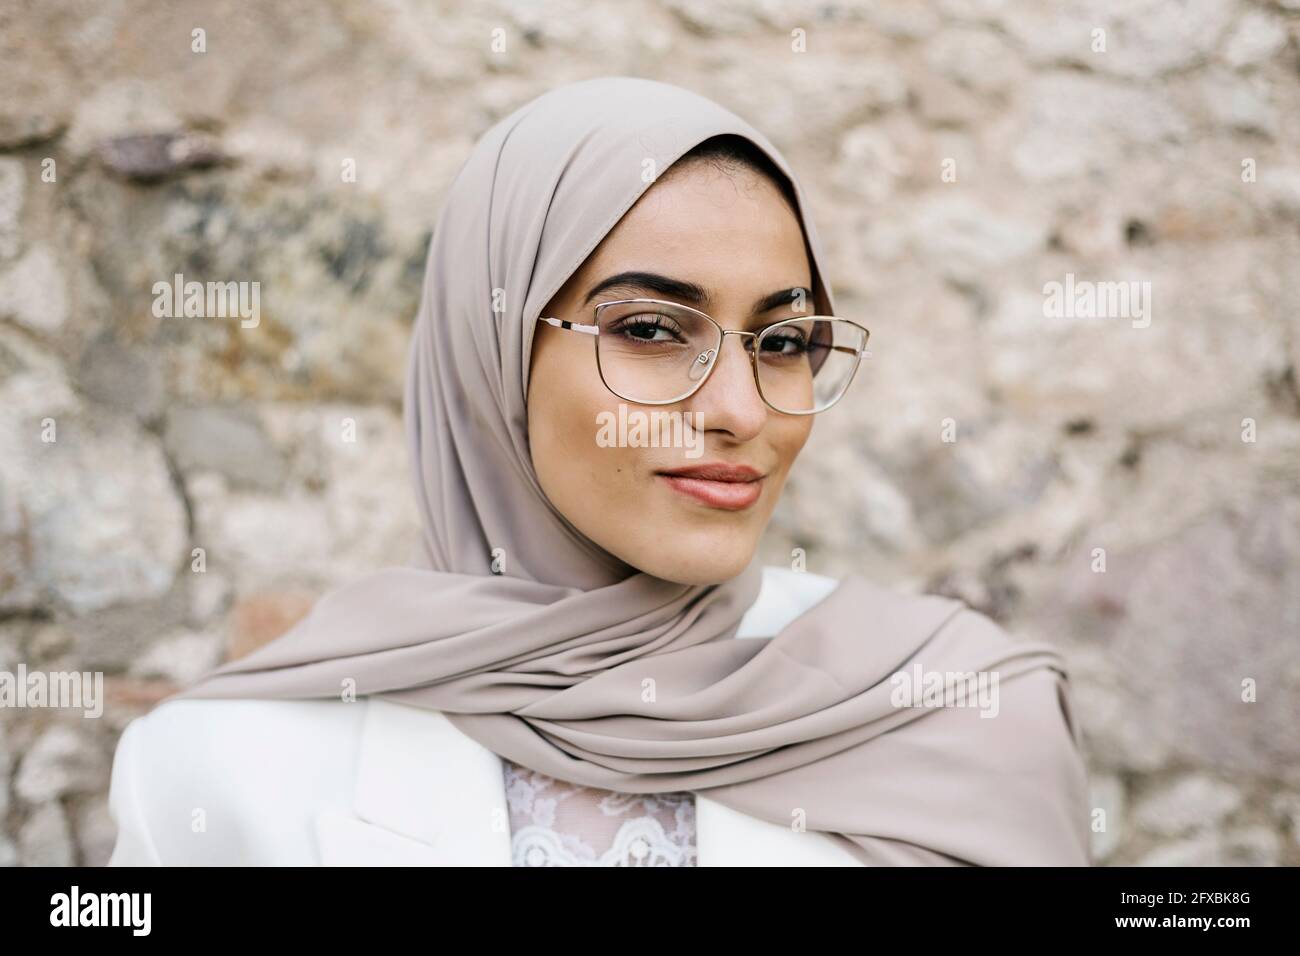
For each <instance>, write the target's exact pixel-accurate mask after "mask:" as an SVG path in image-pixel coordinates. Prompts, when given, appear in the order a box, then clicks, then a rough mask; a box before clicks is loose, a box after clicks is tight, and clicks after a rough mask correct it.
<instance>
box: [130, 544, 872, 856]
mask: <svg viewBox="0 0 1300 956" xmlns="http://www.w3.org/2000/svg"><path fill="white" fill-rule="evenodd" d="M836 584H837V582H836V581H835V580H834V579H832V578H827V577H822V576H821V575H815V574H808V573H796V572H794V571H790V570H787V569H785V568H777V567H766V568H764V569H763V586H762V590H761V591H760V593H759V597H758V600H757V601H756V602H755V603H754V605H753V606H752V607H751V608H750V609H749V611H748V613H747V614H746V615H745V617H744V619H743V620H742V621H741V626H740V630H739V632H738V633H737V638H744V637H764V636H771V635H773V634H775V633H777V632H778V631H779V630H780V629H781V628H782V627H784V626H785V624H786V623H788V622H789V621H791V620H793V619H794V618H795V617H798V616H799V615H800V614H802V613H803V612H804V611H805V610H807V609H808V608H810V607H812V606H813V605H814V604H816V603H817V602H818V601H820V600H821V599H822V598H824V597H825V596H826V595H827V594H829V593H830V592H831V591H832V590H834V588H835V586H836ZM109 810H110V813H111V814H112V817H113V820H114V821H115V822H116V823H117V826H118V835H117V843H116V845H115V846H114V849H113V854H112V856H111V858H110V859H109V866H186V865H196V866H312V865H325V866H338V865H342V866H358V865H360V866H375V865H378V866H383V865H398V866H510V865H511V852H510V828H509V824H508V820H509V816H508V813H507V808H506V797H505V779H504V776H503V767H502V762H501V758H500V757H498V756H497V755H496V754H495V753H493V752H492V751H490V750H488V749H487V748H485V747H483V746H482V745H481V744H479V743H478V742H477V741H476V740H474V739H472V738H470V737H468V736H466V735H465V734H464V733H462V732H461V731H459V730H458V729H457V728H456V727H455V726H454V725H453V724H452V723H451V721H449V720H448V719H447V718H446V717H445V716H444V715H443V714H441V713H439V712H438V711H432V710H426V709H422V708H418V707H413V706H410V705H406V704H396V703H392V702H389V701H383V700H377V699H374V700H372V699H370V698H365V697H363V698H360V699H359V700H357V701H355V702H346V701H343V700H307V701H278V700H277V701H272V700H173V701H168V702H166V703H163V704H161V705H159V706H158V707H156V708H154V710H153V711H151V712H150V713H149V714H147V715H145V716H143V717H138V718H136V719H135V720H133V721H131V722H130V723H129V724H128V725H127V727H126V729H125V731H124V732H123V733H122V736H121V738H120V739H119V741H118V745H117V752H116V756H115V758H114V762H113V777H112V783H111V787H110V791H109ZM695 825H696V834H695V837H696V853H697V863H698V865H699V866H771V865H781V866H857V865H860V864H859V861H858V860H857V859H856V858H855V857H854V856H853V855H852V854H850V853H849V852H848V851H847V850H845V849H844V848H843V847H842V846H840V845H839V844H838V843H836V842H835V840H834V839H833V838H831V837H829V836H827V835H826V834H824V833H818V832H815V831H806V832H799V831H795V830H792V829H791V828H790V827H787V826H781V825H778V824H774V823H769V822H767V821H765V820H759V819H757V818H756V817H752V816H749V815H747V814H744V813H740V812H738V811H736V810H732V809H730V808H728V807H725V806H723V805H722V804H720V803H717V802H715V801H713V800H710V799H708V798H706V797H702V796H699V795H697V796H696V799H695Z"/></svg>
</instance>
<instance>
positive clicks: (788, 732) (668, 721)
mask: <svg viewBox="0 0 1300 956" xmlns="http://www.w3.org/2000/svg"><path fill="white" fill-rule="evenodd" d="M728 133H730V134H738V135H740V136H743V137H745V138H747V139H749V140H750V141H752V142H753V143H755V144H756V145H757V146H758V147H759V148H761V149H762V150H763V152H765V153H766V154H767V155H768V156H769V157H770V158H771V159H772V161H773V162H774V163H775V164H776V165H777V167H778V168H779V169H780V171H781V172H782V173H783V174H785V175H786V176H787V177H788V178H789V180H790V184H791V186H792V187H793V191H794V195H795V197H796V199H797V205H798V209H797V212H798V214H799V217H800V219H801V222H802V224H803V228H804V230H805V235H806V239H807V246H808V250H809V254H810V262H811V264H812V266H813V275H814V279H813V282H814V286H815V288H814V290H813V291H814V294H815V295H816V297H817V300H818V306H819V309H821V310H824V311H825V312H830V311H831V310H832V309H833V308H834V304H833V301H832V298H831V293H830V289H829V284H828V283H827V282H826V280H825V270H824V268H823V267H824V255H823V253H822V249H821V244H820V240H819V238H818V235H817V231H816V229H815V228H814V226H813V223H812V221H811V220H810V218H809V216H808V208H807V204H806V201H805V196H804V193H803V190H802V189H801V187H800V185H799V183H798V180H797V179H796V177H795V176H794V174H793V172H792V170H791V169H790V167H789V165H788V164H787V163H786V161H785V159H784V158H783V157H782V155H781V154H780V152H779V151H778V150H777V149H776V147H775V146H773V145H772V144H771V143H770V142H769V141H768V140H767V139H766V138H765V137H764V136H763V135H762V134H761V133H759V132H758V131H757V130H755V129H753V128H752V127H751V126H750V125H749V124H748V123H746V122H745V121H744V120H742V119H740V118H739V117H737V116H735V115H733V114H732V113H730V112H729V111H727V110H725V109H723V108H722V107H721V106H719V105H718V104H716V103H713V102H712V101H710V100H707V99H705V98H703V97H700V96H698V95H696V94H694V93H691V92H688V91H686V90H683V89H680V88H678V87H675V86H671V85H667V84H663V83H658V82H653V81H649V80H642V79H632V78H626V77H616V78H605V79H598V80H590V81H586V82H581V83H576V84H573V85H570V86H565V87H562V88H559V89H556V90H554V91H552V92H549V93H547V94H545V95H543V96H541V97H539V98H537V99H535V100H533V101H532V102H530V103H528V104H526V105H524V106H523V107H521V108H519V109H518V110H516V111H515V112H513V113H511V114H510V115H509V116H507V117H505V118H504V119H502V120H501V121H499V122H498V123H497V124H496V125H495V126H493V127H492V128H491V129H490V130H489V131H488V132H487V133H486V134H484V136H483V137H482V139H481V140H480V141H479V142H478V144H477V145H476V147H475V148H474V150H473V151H472V153H471V154H470V156H469V158H468V160H466V162H465V163H464V165H463V166H462V167H461V169H460V171H459V172H458V174H457V176H456V178H455V180H454V182H453V184H452V186H451V188H450V191H449V194H448V196H447V199H446V202H445V206H444V208H443V210H442V212H441V215H440V217H439V219H438V221H437V226H436V229H435V231H434V234H433V238H432V242H431V244H430V247H429V253H428V260H427V264H426V271H425V278H424V285H423V290H422V294H421V301H420V307H419V313H418V316H417V318H416V323H415V328H414V335H413V341H412V346H411V352H410V361H409V367H408V370H407V371H408V377H407V390H406V406H405V415H406V431H407V439H408V444H409V451H410V458H411V465H412V471H413V477H414V483H415V491H416V495H417V497H418V504H419V511H420V515H421V518H422V522H423V534H422V548H421V554H420V556H419V559H418V560H417V561H416V562H415V564H414V565H413V566H412V567H405V568H386V569H383V570H379V571H377V572H375V573H373V574H370V575H368V576H365V577H363V578H361V579H360V580H358V581H356V582H355V583H352V584H350V585H347V586H344V587H342V588H339V589H337V590H334V591H332V592H330V593H328V594H326V595H325V596H324V597H323V598H321V600H320V601H319V602H318V603H317V604H316V606H315V608H314V609H313V610H312V611H311V613H310V614H309V615H308V616H307V617H305V618H304V619H303V620H302V621H301V622H299V623H298V624H297V625H296V626H295V627H293V628H292V629H290V630H289V631H288V632H287V633H286V634H284V635H283V636H282V637H280V638H278V639H276V640H274V641H272V642H271V643H269V644H267V645H265V646H264V647H262V648H259V649H258V650H256V651H254V652H253V653H251V654H249V655H248V656H246V657H244V658H241V659H239V660H236V661H233V662H230V663H228V664H225V665H224V666H222V667H220V668H218V669H216V670H215V671H213V672H212V673H211V674H209V675H208V676H207V677H205V678H204V679H202V680H201V681H199V682H198V683H197V684H196V685H194V686H192V687H190V688H188V689H187V690H184V691H182V692H181V693H180V694H178V695H175V696H177V697H188V698H198V697H210V698H217V697H259V698H312V697H321V698H324V697H335V696H338V695H340V694H342V693H343V692H344V691H345V690H347V689H350V688H353V689H355V693H356V694H358V695H373V696H375V697H380V698H384V699H387V700H392V701H397V702H402V703H407V704H411V705H415V706H418V707H425V708H432V709H435V710H440V711H443V712H445V713H446V715H447V717H448V719H449V720H450V721H451V722H452V723H453V724H454V725H455V726H456V727H458V728H459V729H460V730H461V731H463V732H464V733H466V734H467V735H469V736H470V737H472V738H473V739H475V740H477V741H478V742H479V743H481V744H483V745H484V746H485V747H487V748H489V749H490V750H492V751H494V752H495V753H497V754H499V755H501V756H503V757H505V758H507V759H509V760H512V761H514V762H515V763H518V764H520V765H523V766H525V767H529V768H532V769H535V770H538V771H541V772H543V773H547V774H550V775H551V776H554V777H557V778H559V779H562V780H567V781H571V782H574V783H578V784H583V785H587V786H593V787H601V788H605V789H609V790H615V791H620V792H624V793H659V792H666V791H679V790H689V791H693V792H695V793H697V794H703V795H706V796H708V797H709V798H711V799H713V800H715V801H718V802H720V803H722V804H724V805H727V806H730V807H732V808H734V809H736V810H739V811H742V812H744V813H748V814H751V815H753V816H755V817H759V818H761V819H764V820H768V821H771V822H773V823H776V824H780V825H783V826H793V827H795V828H799V827H804V828H806V829H807V830H809V831H821V832H825V833H828V834H831V835H833V837H834V838H835V839H837V840H840V841H843V844H844V845H845V847H846V848H847V849H849V850H850V851H851V852H852V853H853V854H854V855H855V856H856V857H857V858H858V859H860V860H862V861H863V862H865V863H871V864H907V863H967V864H980V865H990V864H993V865H998V864H1084V863H1086V862H1087V836H1088V829H1087V809H1086V776H1085V770H1084V766H1083V762H1082V759H1081V757H1080V754H1079V732H1078V729H1077V727H1076V725H1075V723H1074V721H1073V719H1072V717H1071V713H1070V702H1069V696H1068V680H1067V673H1066V670H1065V668H1064V666H1063V662H1062V659H1061V658H1060V656H1059V655H1058V654H1057V652H1056V651H1055V650H1054V649H1053V648H1052V647H1051V646H1050V645H1047V644H1043V643H1036V642H1020V641H1013V640H1012V639H1011V638H1009V637H1008V636H1007V635H1006V634H1005V633H1004V632H1003V631H1002V630H1001V629H1000V628H999V627H998V626H997V625H995V624H994V623H993V622H992V621H990V620H989V619H988V618H987V617H985V616H983V615H981V614H979V613H977V612H976V611H974V610H972V609H970V608H968V607H966V606H965V605H964V604H962V603H960V602H958V601H955V600H952V599H948V598H944V597H939V596H933V595H931V596H913V595H905V594H902V593H896V592H894V591H893V590H890V589H887V588H883V587H879V586H876V585H873V584H871V583H870V582H868V581H866V580H865V579H863V578H861V577H859V576H857V575H849V576H847V577H846V578H844V579H842V581H841V583H840V584H839V586H838V587H837V588H836V590H834V591H833V592H832V593H831V594H830V595H829V596H828V597H826V598H825V599H824V600H823V601H821V602H820V603H819V604H817V605H816V606H814V607H813V608H812V609H811V610H809V611H808V612H806V613H805V614H803V615H802V616H801V617H799V618H797V619H796V620H795V621H794V622H793V623H791V624H790V625H789V626H787V627H785V628H784V629H783V630H782V631H781V632H780V633H779V634H777V635H775V636H773V637H770V638H746V639H735V634H736V632H737V628H738V625H739V623H740V619H741V617H742V616H743V615H744V614H745V612H746V611H747V610H748V609H749V607H750V606H751V605H752V604H753V603H754V601H755V599H756V597H757V595H758V591H759V585H760V582H761V576H762V575H761V568H760V566H759V565H758V564H757V563H756V562H754V563H751V564H750V565H749V567H748V568H746V570H745V571H744V573H742V574H741V575H740V576H738V577H736V578H734V579H732V580H729V581H727V582H725V583H722V584H719V585H716V586H687V585H682V584H676V583H673V582H670V581H666V580H663V579H659V578H655V577H652V576H650V575H648V574H645V573H642V572H638V571H636V570H635V569H631V568H628V567H626V566H625V565H623V564H622V563H621V562H620V561H619V560H618V559H616V558H615V557H613V556H612V555H610V554H609V553H607V552H605V551H604V550H602V549H601V548H599V547H598V546H596V545H595V544H594V543H593V542H591V541H590V540H588V539H587V538H585V537H584V536H583V535H582V534H580V533H579V532H578V531H577V530H576V529H575V528H574V527H573V526H572V525H571V524H570V523H569V522H568V521H566V519H565V518H564V516H563V515H561V514H560V513H559V512H558V511H557V510H556V509H555V507H554V506H553V505H552V504H551V503H550V502H549V500H548V499H547V498H546V496H545V495H544V494H543V492H542V490H541V488H540V486H539V484H538V481H537V476H536V474H535V473H534V470H533V467H532V462H531V457H530V454H529V446H528V432H527V416H526V412H525V396H526V394H527V388H528V370H529V357H530V354H531V348H532V342H533V332H534V323H535V322H536V320H537V317H538V315H539V314H540V312H541V310H542V308H543V307H544V306H545V305H546V303H547V302H549V300H550V299H551V298H552V297H553V296H554V295H555V293H556V292H557V290H559V288H560V287H561V286H562V285H563V283H564V282H565V280H566V279H567V278H568V277H569V276H570V275H572V274H573V272H574V271H575V270H576V269H577V268H578V267H579V266H580V265H581V264H582V263H583V261H584V260H585V259H586V258H587V256H588V255H589V254H590V253H591V251H592V250H593V249H594V247H595V246H596V245H597V244H598V243H599V242H600V241H601V239H602V238H603V237H604V236H605V235H606V234H607V233H608V232H609V231H610V229H611V228H612V227H613V226H614V225H615V224H616V223H617V222H618V221H619V219H620V218H621V217H622V216H623V214H624V213H625V212H627V210H628V209H629V208H630V207H631V206H632V204H633V203H635V202H636V200H637V199H638V198H639V197H640V196H641V195H642V194H643V193H644V192H645V191H646V190H647V189H649V188H651V186H652V184H653V181H654V176H656V175H658V174H661V173H662V172H663V171H664V170H666V169H667V168H668V167H669V166H671V165H672V163H673V162H674V161H675V160H676V159H677V158H679V157H680V156H681V155H682V154H683V153H684V152H686V151H687V150H689V149H690V148H691V147H693V146H695V145H697V144H698V143H700V142H702V141H703V140H705V139H708V138H710V137H713V136H717V135H720V134H728ZM647 171H649V175H647ZM593 366H594V363H593ZM595 373H596V370H595V368H594V367H593V369H592V374H595ZM848 477H849V476H846V479H847V478H848ZM497 549H499V550H497ZM494 557H496V558H499V559H504V573H494V571H493V568H492V565H493V560H494ZM498 570H501V569H500V563H499V562H498ZM917 668H920V669H922V670H923V671H924V672H927V673H928V672H940V673H949V672H951V673H957V674H968V673H972V672H974V673H977V674H978V673H995V674H996V675H997V681H998V684H997V691H998V696H999V701H998V708H997V713H996V716H994V717H991V718H985V717H983V716H981V714H982V713H984V711H982V710H981V709H979V708H975V707H969V706H968V707H960V706H942V707H935V706H930V707H925V706H921V707H917V706H910V707H909V706H899V704H898V702H897V699H896V688H897V686H898V684H897V682H896V681H895V680H891V677H892V675H895V674H897V673H900V672H903V673H908V674H911V673H914V672H916V669H917ZM647 688H652V690H653V692H652V693H648V692H647ZM918 691H919V688H918ZM918 697H919V693H918ZM411 759H412V760H418V759H421V756H420V755H418V754H412V755H411ZM428 759H430V760H436V759H437V755H436V754H431V755H429V756H428ZM453 785H454V784H453ZM773 862H774V863H779V862H780V861H773Z"/></svg>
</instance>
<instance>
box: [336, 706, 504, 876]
mask: <svg viewBox="0 0 1300 956" xmlns="http://www.w3.org/2000/svg"><path fill="white" fill-rule="evenodd" d="M364 706H365V707H366V712H365V715H364V716H363V718H362V729H361V739H360V743H359V748H358V750H359V753H358V760H357V769H356V782H355V787H354V791H353V805H352V812H351V813H346V812H340V811H337V810H331V811H324V812H322V813H320V814H318V815H317V817H316V834H317V839H318V843H319V847H320V855H321V863H322V865H325V866H340V865H341V866H384V865H407V866H509V865H510V819H509V816H508V814H507V811H506V801H505V781H504V778H503V776H502V772H503V771H502V765H501V759H500V758H499V757H498V756H497V755H496V754H494V753H492V751H490V750H488V749H487V748H485V747H483V746H482V745H481V744H479V743H478V741H476V740H473V739H472V738H470V737H467V736H466V735H465V734H463V733H461V732H460V731H459V730H457V729H456V728H455V727H453V726H452V724H451V722H450V721H449V720H447V718H446V717H445V716H444V715H443V714H442V713H440V712H438V711H431V710H426V709H424V708H419V707H413V706H410V705H407V704H397V703H393V702H391V701H386V700H380V699H377V698H367V699H366V702H365V705H364Z"/></svg>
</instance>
